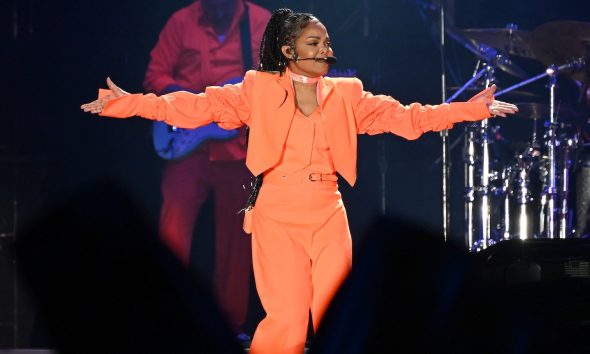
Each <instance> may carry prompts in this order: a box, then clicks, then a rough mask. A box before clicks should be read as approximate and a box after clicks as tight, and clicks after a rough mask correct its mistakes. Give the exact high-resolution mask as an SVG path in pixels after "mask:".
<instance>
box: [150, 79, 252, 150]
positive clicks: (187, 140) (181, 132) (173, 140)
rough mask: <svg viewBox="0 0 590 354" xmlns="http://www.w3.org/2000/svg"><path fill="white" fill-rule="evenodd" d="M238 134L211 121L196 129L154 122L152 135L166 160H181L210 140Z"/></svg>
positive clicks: (155, 144) (230, 81) (232, 136)
mask: <svg viewBox="0 0 590 354" xmlns="http://www.w3.org/2000/svg"><path fill="white" fill-rule="evenodd" d="M241 81H242V77H235V78H232V79H230V80H227V81H225V82H223V83H222V84H221V86H223V85H226V84H235V83H238V82H241ZM237 135H238V130H237V129H232V130H226V129H221V128H220V127H219V126H218V125H217V124H216V123H210V124H207V125H205V126H202V127H199V128H196V129H183V128H177V127H173V126H170V125H168V124H166V123H164V122H154V125H153V128H152V137H153V143H154V149H155V150H156V153H157V154H158V156H160V157H161V158H163V159H164V160H179V159H182V158H184V157H186V156H188V155H190V154H191V153H192V152H193V151H195V150H196V149H197V148H198V147H199V146H201V144H203V143H205V142H206V141H208V140H229V139H233V138H235V137H236V136H237Z"/></svg>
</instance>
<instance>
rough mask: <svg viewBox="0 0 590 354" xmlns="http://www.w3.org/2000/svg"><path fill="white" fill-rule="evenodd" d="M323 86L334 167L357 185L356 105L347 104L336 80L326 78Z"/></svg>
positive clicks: (323, 114) (328, 135) (321, 104)
mask: <svg viewBox="0 0 590 354" xmlns="http://www.w3.org/2000/svg"><path fill="white" fill-rule="evenodd" d="M319 85H320V87H319V90H318V92H319V96H320V97H319V101H320V102H319V104H320V106H321V108H322V118H323V119H324V124H325V127H326V139H327V140H328V145H329V146H330V153H331V154H332V159H333V161H334V167H335V168H336V170H337V171H338V173H340V175H341V176H342V177H343V178H344V179H345V180H346V181H347V182H348V183H349V184H350V185H354V183H355V180H356V145H357V135H356V123H355V121H354V114H353V112H352V108H351V107H349V105H350V104H349V103H348V105H347V101H346V100H345V99H344V97H343V95H342V93H341V92H340V90H338V88H337V87H336V83H335V81H333V80H330V79H325V78H322V79H321V80H320V82H319Z"/></svg>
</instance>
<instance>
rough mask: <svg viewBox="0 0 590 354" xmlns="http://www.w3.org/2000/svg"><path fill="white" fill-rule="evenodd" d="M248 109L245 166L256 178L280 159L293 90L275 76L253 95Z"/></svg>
mask: <svg viewBox="0 0 590 354" xmlns="http://www.w3.org/2000/svg"><path fill="white" fill-rule="evenodd" d="M254 102H255V104H254V105H253V107H252V114H253V117H252V122H251V128H252V129H251V131H250V133H251V134H252V135H251V137H250V139H249V146H248V155H247V158H246V165H247V166H248V168H249V169H250V171H251V172H252V173H253V174H254V175H255V176H256V175H259V174H260V173H262V172H264V171H266V170H267V169H269V168H271V167H272V166H274V165H275V164H276V163H277V162H278V161H279V159H280V155H281V153H282V151H283V145H284V143H285V141H286V140H287V134H288V132H289V127H290V126H291V122H292V120H293V117H294V115H295V100H294V95H293V87H292V84H291V82H290V81H289V79H288V77H287V76H286V75H283V76H278V75H277V76H276V78H273V79H272V80H269V81H268V82H267V83H265V85H264V87H262V88H261V90H260V91H259V92H257V93H256V97H255V98H254Z"/></svg>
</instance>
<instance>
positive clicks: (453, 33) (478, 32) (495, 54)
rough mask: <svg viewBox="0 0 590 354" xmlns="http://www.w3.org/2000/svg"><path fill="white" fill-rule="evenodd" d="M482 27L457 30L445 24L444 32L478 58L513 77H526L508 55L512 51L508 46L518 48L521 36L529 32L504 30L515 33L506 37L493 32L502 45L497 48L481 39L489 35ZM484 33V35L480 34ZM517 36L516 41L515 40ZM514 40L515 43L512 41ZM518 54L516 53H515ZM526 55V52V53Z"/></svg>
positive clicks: (527, 35)
mask: <svg viewBox="0 0 590 354" xmlns="http://www.w3.org/2000/svg"><path fill="white" fill-rule="evenodd" d="M513 26H514V25H508V26H507V27H513ZM484 31H486V30H483V29H467V30H459V29H456V28H453V27H450V26H447V28H446V30H445V32H446V34H447V35H448V36H449V37H451V38H453V39H454V40H455V41H457V42H458V43H459V44H461V45H462V46H463V47H465V49H467V50H468V51H470V52H471V53H473V54H474V55H475V56H476V57H477V58H478V59H479V60H481V61H482V62H484V63H487V64H489V65H492V66H494V67H497V68H499V69H501V70H502V71H504V72H507V73H509V74H511V75H513V76H515V77H518V78H521V79H524V78H526V77H527V74H526V72H525V71H524V70H523V69H522V68H520V67H519V66H518V65H517V64H516V63H514V62H513V61H512V60H511V59H510V57H509V55H510V52H513V53H514V50H513V49H512V50H511V49H510V48H520V47H519V44H518V43H520V42H522V40H520V38H521V37H526V38H528V37H529V34H528V33H527V34H526V35H523V34H521V32H522V33H524V32H523V31H515V30H510V29H507V30H504V31H508V32H510V31H511V33H517V34H515V35H508V37H506V33H502V34H498V33H499V31H498V32H496V33H495V35H496V36H500V37H501V38H502V39H500V41H504V42H502V43H503V45H502V46H500V47H498V50H496V49H495V48H493V47H492V46H491V45H489V43H486V42H483V41H481V39H482V36H483V37H485V38H488V37H490V33H485V32H484ZM482 33H485V35H482ZM515 38H518V41H516V40H515ZM513 42H515V43H513ZM505 48H508V51H505ZM517 52H519V53H520V52H526V53H529V51H528V49H527V50H525V49H522V50H518V51H517ZM516 55H518V54H516ZM527 55H528V54H527Z"/></svg>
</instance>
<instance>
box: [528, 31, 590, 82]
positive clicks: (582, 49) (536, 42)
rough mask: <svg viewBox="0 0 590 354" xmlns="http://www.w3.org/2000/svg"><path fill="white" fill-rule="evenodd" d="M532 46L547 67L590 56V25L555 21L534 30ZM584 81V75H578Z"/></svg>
mask: <svg viewBox="0 0 590 354" xmlns="http://www.w3.org/2000/svg"><path fill="white" fill-rule="evenodd" d="M531 45H532V47H533V50H534V52H535V56H536V57H537V58H538V60H539V61H541V62H542V63H543V64H545V65H558V66H559V65H562V64H565V63H567V62H569V61H571V60H572V59H576V58H582V57H586V56H587V55H589V54H590V23H586V22H580V21H553V22H547V23H545V24H542V25H541V26H539V27H537V28H535V29H534V31H533V33H532V35H531ZM576 78H577V79H580V80H581V79H583V78H584V73H582V72H580V73H577V74H576Z"/></svg>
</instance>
